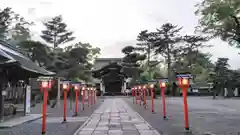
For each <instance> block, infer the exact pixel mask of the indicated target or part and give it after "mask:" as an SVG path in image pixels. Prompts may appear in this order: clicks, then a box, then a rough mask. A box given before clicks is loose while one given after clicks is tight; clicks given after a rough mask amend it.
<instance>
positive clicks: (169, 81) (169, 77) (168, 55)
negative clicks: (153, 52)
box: [167, 45, 175, 96]
mask: <svg viewBox="0 0 240 135" xmlns="http://www.w3.org/2000/svg"><path fill="white" fill-rule="evenodd" d="M171 63H172V62H171V56H170V48H169V45H167V66H168V73H167V76H168V84H172V77H171V72H172V68H171ZM169 86H170V85H169ZM171 87H172V86H170V87H169V89H170V90H171ZM172 95H173V96H174V95H175V93H174V92H173V91H172Z"/></svg>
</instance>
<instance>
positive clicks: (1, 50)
mask: <svg viewBox="0 0 240 135" xmlns="http://www.w3.org/2000/svg"><path fill="white" fill-rule="evenodd" d="M26 54H27V53H26V52H23V51H22V50H20V49H18V48H16V47H15V46H12V45H10V44H8V43H7V42H4V41H1V40H0V56H2V57H3V58H5V59H6V60H5V61H1V63H0V64H1V65H6V64H7V63H16V64H15V65H16V66H20V67H21V68H23V69H24V70H27V71H30V72H33V73H36V74H40V75H54V74H55V73H53V72H50V71H47V70H46V69H44V68H42V67H39V66H38V65H36V64H35V63H34V62H33V61H32V60H31V59H30V58H29V57H27V56H26Z"/></svg>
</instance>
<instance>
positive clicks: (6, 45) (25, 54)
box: [0, 39, 30, 59]
mask: <svg viewBox="0 0 240 135" xmlns="http://www.w3.org/2000/svg"><path fill="white" fill-rule="evenodd" d="M0 43H1V44H2V45H4V46H5V47H7V48H9V49H12V50H13V51H16V52H18V53H20V54H22V55H24V56H25V57H27V58H29V56H28V55H27V54H28V53H27V52H26V51H24V50H23V49H22V48H18V47H16V46H14V45H12V44H10V43H8V42H7V41H4V40H1V39H0ZM29 59H30V58H29Z"/></svg>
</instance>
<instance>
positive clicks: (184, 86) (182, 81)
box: [178, 77, 189, 131]
mask: <svg viewBox="0 0 240 135" xmlns="http://www.w3.org/2000/svg"><path fill="white" fill-rule="evenodd" d="M178 83H179V85H180V88H181V89H182V94H183V103H184V105H183V106H184V108H183V109H184V120H185V130H186V131H189V119H188V103H187V92H188V88H189V78H182V77H179V78H178Z"/></svg>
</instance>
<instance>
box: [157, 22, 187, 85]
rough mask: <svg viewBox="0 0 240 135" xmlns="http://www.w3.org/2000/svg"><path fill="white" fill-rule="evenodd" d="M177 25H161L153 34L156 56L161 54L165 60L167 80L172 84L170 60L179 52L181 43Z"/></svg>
mask: <svg viewBox="0 0 240 135" xmlns="http://www.w3.org/2000/svg"><path fill="white" fill-rule="evenodd" d="M181 29H182V28H179V27H178V26H177V25H173V24H171V23H166V24H163V25H162V27H161V28H160V29H157V32H153V35H154V40H155V41H154V48H155V53H156V54H161V55H162V56H163V57H165V58H166V60H167V67H168V79H169V83H170V84H172V82H173V79H172V78H173V77H172V75H173V74H172V72H173V71H172V58H173V57H174V54H175V53H176V52H178V51H176V50H179V45H178V44H177V43H179V42H180V41H181V38H182V37H181V36H180V34H179V32H180V30H181Z"/></svg>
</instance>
